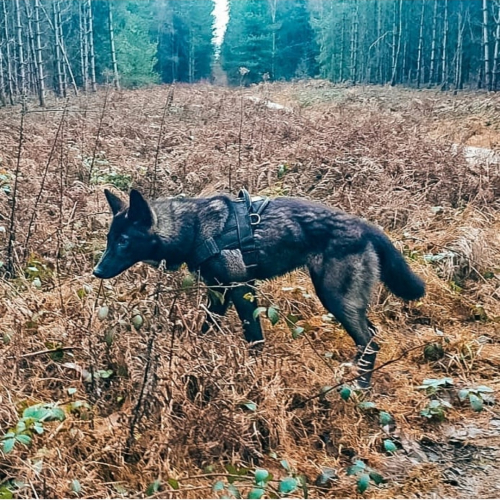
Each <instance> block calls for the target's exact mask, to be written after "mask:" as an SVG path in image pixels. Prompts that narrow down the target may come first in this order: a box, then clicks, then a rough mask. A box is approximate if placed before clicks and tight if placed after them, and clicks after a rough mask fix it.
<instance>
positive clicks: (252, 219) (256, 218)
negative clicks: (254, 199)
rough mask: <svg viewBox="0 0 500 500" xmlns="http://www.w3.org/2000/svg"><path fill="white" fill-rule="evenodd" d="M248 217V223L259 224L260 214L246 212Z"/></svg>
mask: <svg viewBox="0 0 500 500" xmlns="http://www.w3.org/2000/svg"><path fill="white" fill-rule="evenodd" d="M248 215H249V217H250V225H251V226H257V225H258V224H260V214H248Z"/></svg>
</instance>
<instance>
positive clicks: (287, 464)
mask: <svg viewBox="0 0 500 500" xmlns="http://www.w3.org/2000/svg"><path fill="white" fill-rule="evenodd" d="M280 464H281V467H283V469H285V470H286V471H287V472H290V464H289V463H288V460H282V461H281V462H280Z"/></svg>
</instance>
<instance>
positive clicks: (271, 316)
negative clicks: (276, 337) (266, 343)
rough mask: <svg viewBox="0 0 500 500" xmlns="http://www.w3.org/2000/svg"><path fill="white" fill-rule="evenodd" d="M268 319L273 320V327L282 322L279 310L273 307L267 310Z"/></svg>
mask: <svg viewBox="0 0 500 500" xmlns="http://www.w3.org/2000/svg"><path fill="white" fill-rule="evenodd" d="M267 317H268V318H269V319H270V320H271V324H272V325H273V326H274V325H275V324H276V323H277V322H278V321H279V320H280V315H279V314H278V311H277V309H276V308H275V307H272V306H271V307H269V308H268V309H267Z"/></svg>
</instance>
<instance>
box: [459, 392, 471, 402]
mask: <svg viewBox="0 0 500 500" xmlns="http://www.w3.org/2000/svg"><path fill="white" fill-rule="evenodd" d="M468 395H469V389H460V390H459V391H458V399H460V401H465V400H466V399H467V396H468Z"/></svg>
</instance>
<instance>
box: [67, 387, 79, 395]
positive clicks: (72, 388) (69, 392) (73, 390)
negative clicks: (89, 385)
mask: <svg viewBox="0 0 500 500" xmlns="http://www.w3.org/2000/svg"><path fill="white" fill-rule="evenodd" d="M76 391H77V389H75V388H74V387H69V388H68V394H69V395H70V396H73V394H76Z"/></svg>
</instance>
